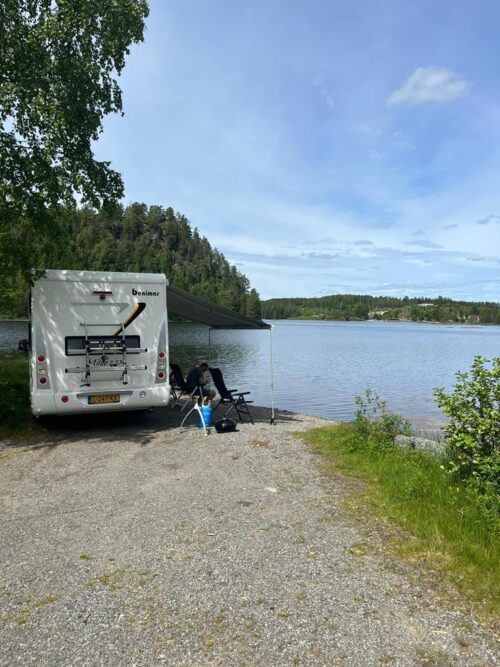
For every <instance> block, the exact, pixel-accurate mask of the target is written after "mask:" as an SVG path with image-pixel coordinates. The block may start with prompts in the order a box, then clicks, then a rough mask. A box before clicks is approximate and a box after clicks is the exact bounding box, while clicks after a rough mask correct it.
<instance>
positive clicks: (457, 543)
mask: <svg viewBox="0 0 500 667" xmlns="http://www.w3.org/2000/svg"><path fill="white" fill-rule="evenodd" d="M304 437H305V438H306V440H307V441H308V442H310V443H312V444H313V445H314V446H315V448H316V449H317V451H319V452H321V453H322V454H323V455H324V456H325V460H326V463H327V466H328V467H330V468H331V471H332V472H334V471H337V472H341V473H343V474H346V475H348V476H351V477H355V478H357V479H361V480H364V482H366V484H365V493H364V494H363V498H362V503H363V504H364V505H365V506H367V507H369V508H370V509H371V510H372V511H374V512H375V514H376V515H379V516H381V517H384V518H389V519H391V520H392V521H393V522H395V523H396V524H398V525H399V526H401V527H402V528H404V529H405V530H406V531H407V533H409V534H411V535H412V536H413V538H414V539H405V540H401V541H399V543H398V544H397V545H393V546H396V547H397V549H398V553H399V554H402V555H405V556H407V557H418V558H422V557H423V558H425V559H426V560H427V561H428V562H429V563H430V564H431V565H432V566H433V567H434V568H435V569H437V570H440V571H441V572H443V573H445V574H446V575H447V576H448V577H449V578H451V580H452V581H453V582H454V583H455V584H456V585H457V586H458V588H459V589H460V590H461V591H462V593H463V594H464V595H465V597H466V598H468V599H469V600H473V601H475V602H476V603H480V607H481V609H483V610H484V611H485V612H486V613H487V614H488V615H489V614H494V613H495V611H498V610H499V609H500V567H499V564H500V553H499V539H498V538H499V518H498V502H497V500H496V499H495V498H493V497H490V498H485V497H484V496H481V495H480V494H479V493H478V492H477V491H475V490H474V489H472V488H470V487H467V486H466V485H465V484H461V483H456V482H453V481H452V479H451V478H450V476H449V474H448V473H447V472H446V471H445V470H444V466H443V463H442V461H441V460H440V459H438V458H435V457H432V456H429V455H426V454H423V453H421V452H415V451H402V450H400V449H398V448H397V447H395V446H394V445H392V443H390V441H388V440H385V441H384V439H383V437H381V436H380V434H378V435H377V434H376V433H370V432H367V431H366V430H363V429H360V428H358V427H357V426H356V425H355V424H340V425H335V426H328V427H325V428H319V429H313V430H311V431H309V432H308V433H306V434H305V436H304Z"/></svg>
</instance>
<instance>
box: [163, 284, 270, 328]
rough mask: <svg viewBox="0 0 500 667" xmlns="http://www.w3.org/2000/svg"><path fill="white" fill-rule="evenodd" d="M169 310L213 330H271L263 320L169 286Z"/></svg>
mask: <svg viewBox="0 0 500 667" xmlns="http://www.w3.org/2000/svg"><path fill="white" fill-rule="evenodd" d="M167 310H168V312H169V313H173V314H175V315H178V316H179V317H182V318H184V319H186V320H192V321H193V322H201V323H202V324H206V325H207V326H209V327H211V328H212V329H270V328H271V325H270V324H266V322H263V321H262V320H254V319H253V318H252V317H247V316H246V315H240V313H235V312H234V311H233V310H229V308H223V307H222V306H218V305H217V304H215V303H212V302H211V301H208V300H207V299H202V298H201V297H200V296H195V295H194V294H190V293H189V292H186V291H185V290H183V289H180V288H179V287H173V286H172V285H167Z"/></svg>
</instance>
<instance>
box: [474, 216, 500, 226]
mask: <svg viewBox="0 0 500 667" xmlns="http://www.w3.org/2000/svg"><path fill="white" fill-rule="evenodd" d="M499 222H500V216H499V215H489V216H488V217H487V218H483V219H482V220H478V221H477V222H476V225H489V224H495V223H499Z"/></svg>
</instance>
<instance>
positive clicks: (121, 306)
mask: <svg viewBox="0 0 500 667" xmlns="http://www.w3.org/2000/svg"><path fill="white" fill-rule="evenodd" d="M166 289H167V279H166V277H165V276H164V275H163V274H153V273H111V272H104V271H51V270H49V271H46V272H45V274H44V275H43V277H42V278H40V279H39V280H37V281H35V283H34V285H33V287H32V290H31V368H30V386H31V409H32V412H33V414H34V415H35V416H41V415H51V414H52V415H63V414H77V413H85V412H86V413H90V412H92V413H95V412H107V411H111V410H141V409H145V408H151V407H154V406H164V405H167V404H168V402H169V398H170V385H169V382H168V370H167V369H168V328H167V307H166Z"/></svg>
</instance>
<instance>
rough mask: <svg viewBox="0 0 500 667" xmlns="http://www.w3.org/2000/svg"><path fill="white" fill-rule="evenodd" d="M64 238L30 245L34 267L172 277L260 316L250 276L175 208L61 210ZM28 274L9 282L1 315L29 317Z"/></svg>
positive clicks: (8, 278)
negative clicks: (241, 270)
mask: <svg viewBox="0 0 500 667" xmlns="http://www.w3.org/2000/svg"><path fill="white" fill-rule="evenodd" d="M53 224H54V225H58V226H59V230H60V233H59V236H58V238H57V239H50V240H46V239H44V238H43V237H40V238H39V240H38V243H37V242H36V239H35V240H33V239H32V241H31V243H30V244H29V245H30V248H31V253H32V254H31V257H30V260H31V265H32V266H33V267H35V268H37V269H78V270H87V271H131V272H148V273H165V274H166V275H167V278H168V279H169V281H170V283H171V284H172V285H175V286H176V287H181V288H183V289H186V290H189V291H190V292H192V293H194V294H197V295H199V296H202V297H205V298H207V299H210V300H212V301H214V302H215V303H218V304H220V305H222V306H226V307H227V308H231V309H232V310H235V311H237V312H240V313H243V314H247V315H249V316H250V317H256V318H258V317H260V316H261V309H260V299H259V295H258V293H257V292H256V290H255V289H250V284H249V281H248V279H247V278H246V276H244V275H243V274H242V273H240V272H239V271H238V269H237V268H236V267H235V266H233V265H231V264H230V263H229V262H228V261H227V260H226V258H225V257H224V255H223V254H222V253H221V252H219V251H218V250H217V249H216V248H212V246H211V245H210V243H209V241H208V240H207V239H206V238H205V237H204V236H201V235H200V233H199V232H198V230H197V229H196V228H195V229H193V228H192V227H191V225H190V223H189V221H188V220H187V218H186V217H185V216H183V215H181V214H180V213H175V212H174V211H173V209H172V208H163V207H161V206H149V207H148V206H146V204H139V203H134V204H131V205H130V206H127V207H126V208H124V207H122V206H113V207H111V208H109V207H108V208H103V209H102V210H100V211H96V210H94V209H92V208H89V207H87V208H82V209H80V210H77V211H74V210H71V211H70V210H66V211H62V212H59V213H58V217H57V219H56V220H54V223H53ZM27 299H28V277H27V275H26V272H24V271H21V270H20V271H19V272H18V273H17V274H16V273H11V274H10V276H6V277H5V279H4V285H3V289H2V291H1V296H0V316H2V317H25V316H26V314H27Z"/></svg>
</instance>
